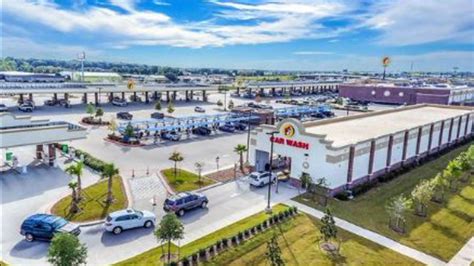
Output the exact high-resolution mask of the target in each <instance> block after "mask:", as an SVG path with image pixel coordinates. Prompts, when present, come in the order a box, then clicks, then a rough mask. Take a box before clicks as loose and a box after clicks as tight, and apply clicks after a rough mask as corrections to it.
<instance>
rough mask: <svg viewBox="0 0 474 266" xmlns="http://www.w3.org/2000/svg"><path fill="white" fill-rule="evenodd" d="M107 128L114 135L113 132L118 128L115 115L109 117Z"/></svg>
mask: <svg viewBox="0 0 474 266" xmlns="http://www.w3.org/2000/svg"><path fill="white" fill-rule="evenodd" d="M108 128H109V130H110V131H111V132H112V135H113V136H115V132H116V131H117V129H118V125H117V120H116V119H115V117H112V118H111V119H110V123H109V126H108Z"/></svg>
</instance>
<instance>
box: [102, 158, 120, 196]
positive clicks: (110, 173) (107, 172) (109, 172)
mask: <svg viewBox="0 0 474 266" xmlns="http://www.w3.org/2000/svg"><path fill="white" fill-rule="evenodd" d="M118 174H119V170H118V169H117V168H116V167H115V165H114V164H113V163H108V164H105V165H104V169H103V170H102V175H104V176H105V177H107V178H108V183H107V199H106V200H105V202H106V203H107V204H111V203H112V202H113V201H114V195H113V194H112V180H113V178H114V176H116V175H118Z"/></svg>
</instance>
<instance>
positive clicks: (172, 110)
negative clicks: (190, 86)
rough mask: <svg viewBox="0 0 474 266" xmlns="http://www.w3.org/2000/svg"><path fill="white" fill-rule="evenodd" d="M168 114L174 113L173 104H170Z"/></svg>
mask: <svg viewBox="0 0 474 266" xmlns="http://www.w3.org/2000/svg"><path fill="white" fill-rule="evenodd" d="M167 111H168V113H169V114H171V113H173V112H174V105H173V102H170V103H168V110H167Z"/></svg>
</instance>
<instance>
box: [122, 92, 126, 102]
mask: <svg viewBox="0 0 474 266" xmlns="http://www.w3.org/2000/svg"><path fill="white" fill-rule="evenodd" d="M122 100H123V101H125V92H124V91H122Z"/></svg>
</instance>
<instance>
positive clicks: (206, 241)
mask: <svg viewBox="0 0 474 266" xmlns="http://www.w3.org/2000/svg"><path fill="white" fill-rule="evenodd" d="M286 208H287V207H286V206H285V205H281V204H280V205H276V206H274V207H273V211H274V213H278V212H280V211H282V210H285V209H286ZM268 218H269V216H268V214H266V213H265V212H260V213H257V214H254V215H252V216H250V217H247V218H245V219H243V220H240V221H238V222H236V223H233V224H231V225H229V226H227V227H224V228H222V229H220V230H217V231H215V232H213V233H211V234H209V235H206V236H204V237H202V238H200V239H198V240H195V241H193V242H191V243H189V244H187V245H185V246H183V247H181V249H180V254H181V255H180V257H181V258H182V257H183V256H190V255H191V254H193V253H195V252H197V251H199V249H201V248H206V247H208V246H210V245H211V244H214V243H216V241H217V240H220V239H222V238H224V237H226V238H230V237H232V236H234V235H236V234H237V233H238V232H241V231H244V230H246V229H249V228H251V227H253V226H255V225H257V224H260V223H262V222H263V221H265V220H266V219H268ZM176 250H177V247H176V246H173V252H175V251H176ZM165 253H166V250H165ZM162 254H163V253H162V250H161V246H160V247H156V248H153V249H151V250H149V251H147V252H144V253H142V254H140V255H137V256H135V257H132V258H130V259H127V260H124V261H122V262H119V263H118V264H117V265H162V263H161V262H160V257H161V255H162Z"/></svg>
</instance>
